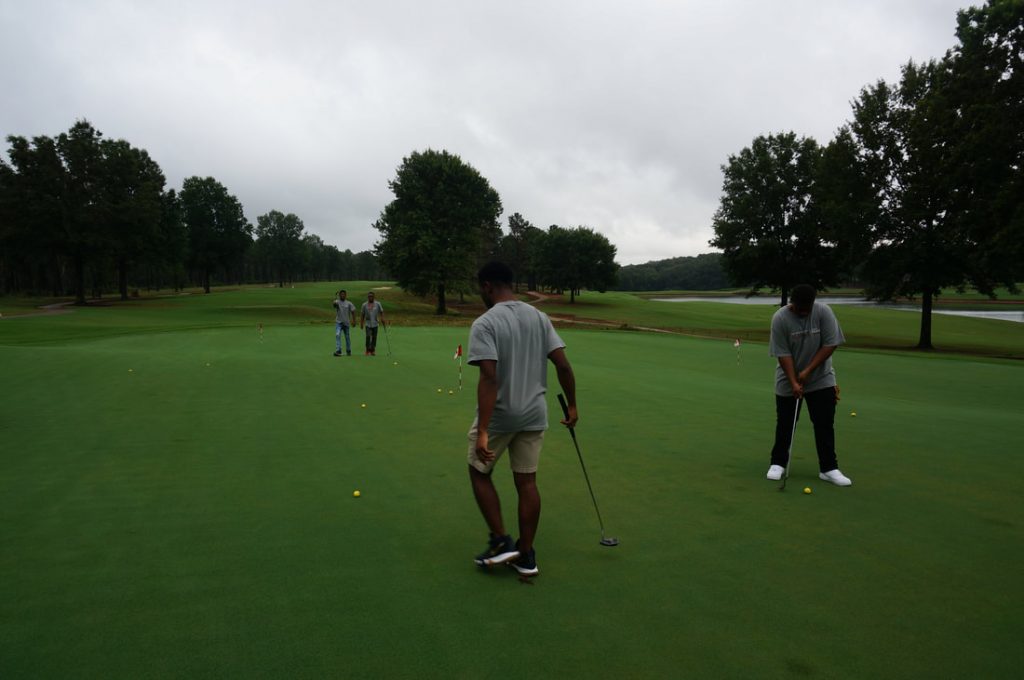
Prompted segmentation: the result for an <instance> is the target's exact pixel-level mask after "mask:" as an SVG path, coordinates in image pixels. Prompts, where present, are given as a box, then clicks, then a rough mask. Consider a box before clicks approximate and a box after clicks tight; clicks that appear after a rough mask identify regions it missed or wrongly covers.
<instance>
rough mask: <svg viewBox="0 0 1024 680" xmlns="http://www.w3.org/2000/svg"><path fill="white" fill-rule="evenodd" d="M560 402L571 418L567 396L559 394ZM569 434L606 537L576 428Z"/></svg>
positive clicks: (598, 521)
mask: <svg viewBox="0 0 1024 680" xmlns="http://www.w3.org/2000/svg"><path fill="white" fill-rule="evenodd" d="M558 403H559V404H560V405H561V406H562V413H564V414H565V418H566V420H568V419H569V405H568V404H566V403H565V397H564V396H562V395H561V394H559V395H558ZM569 436H570V437H572V445H573V446H574V447H575V448H576V456H577V457H578V458H579V459H580V468H582V469H583V479H585V480H587V490H588V491H590V500H592V501H593V502H594V511H595V512H597V523H598V525H599V526H600V527H601V538H602V539H603V538H604V520H603V519H602V518H601V509H600V508H599V507H597V498H596V497H595V496H594V487H593V486H591V484H590V475H588V474H587V466H586V465H584V463H583V454H582V453H580V445H579V442H577V441H576V430H575V429H574V428H572V427H570V428H569Z"/></svg>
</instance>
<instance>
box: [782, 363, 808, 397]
mask: <svg viewBox="0 0 1024 680" xmlns="http://www.w3.org/2000/svg"><path fill="white" fill-rule="evenodd" d="M779 366H782V370H783V372H785V374H786V377H787V378H789V385H790V387H792V388H793V396H794V397H796V398H797V399H801V398H803V396H804V386H803V384H802V383H801V382H800V381H799V380H798V379H797V375H796V366H795V364H794V363H793V357H791V356H781V357H779Z"/></svg>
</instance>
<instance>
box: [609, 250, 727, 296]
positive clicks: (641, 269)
mask: <svg viewBox="0 0 1024 680" xmlns="http://www.w3.org/2000/svg"><path fill="white" fill-rule="evenodd" d="M731 285H732V284H731V283H730V281H729V278H728V277H727V276H726V274H725V271H723V269H722V254H721V253H705V254H703V255H697V256H695V257H673V258H670V259H668V260H655V261H652V262H645V263H644V264H631V265H627V266H625V267H623V268H622V269H620V270H619V285H618V286H616V287H615V290H718V289H719V288H729V287H730V286H731Z"/></svg>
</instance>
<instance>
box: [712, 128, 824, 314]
mask: <svg viewBox="0 0 1024 680" xmlns="http://www.w3.org/2000/svg"><path fill="white" fill-rule="evenodd" d="M820 158H821V148H820V147H819V146H818V143H817V142H816V141H815V140H814V139H812V138H810V137H801V138H798V137H797V136H796V134H795V133H793V132H786V133H782V134H778V135H768V136H759V137H757V138H755V139H754V141H753V143H752V144H751V145H750V146H749V147H747V148H745V149H743V150H742V151H740V153H739V154H736V155H732V156H729V160H728V162H727V163H726V164H725V165H724V166H722V172H723V174H724V176H725V180H724V182H723V185H722V199H721V204H720V206H719V208H718V211H717V212H716V213H715V217H714V224H713V226H714V230H715V237H714V238H713V239H712V240H711V242H710V243H711V245H712V246H713V247H715V248H720V249H721V250H722V252H723V257H722V265H723V267H724V268H725V270H726V271H727V272H728V274H729V275H730V277H731V278H732V279H733V281H734V282H735V283H736V284H738V285H749V286H750V287H751V293H756V292H757V291H758V290H760V289H761V288H762V287H766V286H767V287H770V288H771V289H772V290H778V291H780V293H781V301H782V304H783V305H785V304H786V303H787V301H788V297H789V290H790V289H791V288H792V287H793V286H794V285H796V284H798V283H809V284H811V285H813V286H815V287H816V288H818V289H822V288H824V287H826V286H829V285H834V284H835V280H836V266H835V262H834V248H833V245H834V244H832V243H830V242H828V241H826V240H825V239H824V238H823V235H824V234H823V231H822V229H821V228H820V226H821V225H820V219H819V216H818V213H817V210H816V207H815V203H814V200H813V198H814V191H815V179H816V170H817V167H818V163H819V161H820Z"/></svg>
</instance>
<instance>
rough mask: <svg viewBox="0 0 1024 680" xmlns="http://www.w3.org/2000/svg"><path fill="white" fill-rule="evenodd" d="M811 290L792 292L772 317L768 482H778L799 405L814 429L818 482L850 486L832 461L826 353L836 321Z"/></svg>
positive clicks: (832, 399)
mask: <svg viewBox="0 0 1024 680" xmlns="http://www.w3.org/2000/svg"><path fill="white" fill-rule="evenodd" d="M815 295H816V294H815V290H814V288H813V287H812V286H809V285H807V284H801V285H799V286H796V287H794V288H793V293H792V298H791V299H792V302H791V303H790V304H789V305H787V306H785V307H783V308H781V309H779V311H777V312H776V313H775V316H773V317H772V331H771V343H770V346H771V355H772V356H773V357H776V358H777V359H778V361H779V365H778V367H777V368H776V370H775V414H776V421H775V446H774V447H772V459H771V466H770V467H769V468H768V475H767V477H768V479H772V480H779V479H782V475H783V474H784V473H785V468H786V464H787V463H788V460H787V458H788V456H789V449H790V440H791V438H792V434H793V417H794V415H795V410H796V409H797V408H799V404H800V403H801V402H806V403H807V412H808V413H809V414H810V416H811V422H812V423H813V424H814V443H815V446H816V448H817V450H818V469H819V474H818V477H819V478H820V479H822V480H823V481H826V482H830V483H832V484H835V485H836V486H850V485H851V484H853V482H852V481H850V478H849V477H847V476H846V475H844V474H843V473H842V472H840V471H839V462H838V460H837V459H836V438H835V428H834V423H835V415H836V402H838V401H839V387H838V385H837V384H836V374H835V371H834V370H833V368H832V354H833V352H835V350H836V347H838V346H839V345H841V344H842V343H843V342H844V341H845V338H844V337H843V331H842V329H841V328H840V327H839V321H838V320H837V319H836V316H835V314H833V313H832V310H831V309H829V307H828V306H827V305H824V304H821V303H820V302H815V301H814V298H815Z"/></svg>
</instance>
